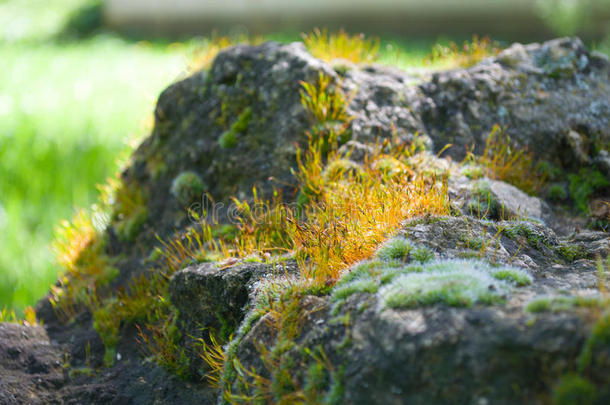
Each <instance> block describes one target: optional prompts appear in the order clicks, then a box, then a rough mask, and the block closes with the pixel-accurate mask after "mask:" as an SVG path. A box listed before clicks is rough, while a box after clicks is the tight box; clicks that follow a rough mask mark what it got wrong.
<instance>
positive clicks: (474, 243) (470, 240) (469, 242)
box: [460, 234, 484, 250]
mask: <svg viewBox="0 0 610 405" xmlns="http://www.w3.org/2000/svg"><path fill="white" fill-rule="evenodd" d="M460 241H462V243H464V244H465V245H466V248H467V249H472V250H479V249H481V248H482V247H483V243H484V241H483V239H481V238H478V237H475V236H470V235H467V234H461V235H460Z"/></svg>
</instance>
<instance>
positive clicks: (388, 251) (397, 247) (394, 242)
mask: <svg viewBox="0 0 610 405" xmlns="http://www.w3.org/2000/svg"><path fill="white" fill-rule="evenodd" d="M411 249H412V246H411V244H410V243H409V241H407V239H405V238H404V237H402V236H398V237H395V238H392V239H390V240H388V241H387V242H386V243H384V244H383V245H382V246H381V247H380V248H379V250H377V253H376V255H377V257H378V258H380V259H381V260H386V261H387V260H402V261H406V260H407V258H408V257H409V252H410V251H411Z"/></svg>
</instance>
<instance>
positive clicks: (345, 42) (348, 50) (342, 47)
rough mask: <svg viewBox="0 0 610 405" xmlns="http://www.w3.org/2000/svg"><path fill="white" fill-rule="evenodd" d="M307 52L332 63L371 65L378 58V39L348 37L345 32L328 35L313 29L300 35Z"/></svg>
mask: <svg viewBox="0 0 610 405" xmlns="http://www.w3.org/2000/svg"><path fill="white" fill-rule="evenodd" d="M301 37H302V39H303V43H304V44H305V46H306V47H307V49H308V50H309V52H310V53H311V54H312V55H313V56H315V57H316V58H318V59H322V60H325V61H329V62H330V61H333V60H335V59H345V60H349V61H350V62H354V63H372V62H375V61H376V60H377V59H378V58H379V39H377V38H365V36H364V34H358V35H349V34H348V33H347V32H345V30H340V31H339V32H336V33H329V32H328V30H326V29H322V30H320V29H318V28H316V29H314V30H313V32H311V33H309V34H301Z"/></svg>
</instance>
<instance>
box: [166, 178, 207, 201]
mask: <svg viewBox="0 0 610 405" xmlns="http://www.w3.org/2000/svg"><path fill="white" fill-rule="evenodd" d="M205 190H206V186H205V184H204V182H203V180H202V179H201V177H200V176H199V175H198V174H197V173H195V172H191V171H186V172H182V173H180V174H179V175H178V176H176V178H175V179H174V181H172V185H171V188H170V193H171V194H172V195H173V196H174V197H175V198H176V199H177V200H178V202H179V203H180V204H182V205H189V204H191V203H193V202H195V201H197V200H198V199H200V198H201V197H202V195H203V193H204V192H205Z"/></svg>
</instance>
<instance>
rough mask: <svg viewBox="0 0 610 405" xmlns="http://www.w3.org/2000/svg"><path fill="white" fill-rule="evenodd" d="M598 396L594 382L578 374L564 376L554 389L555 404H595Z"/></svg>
mask: <svg viewBox="0 0 610 405" xmlns="http://www.w3.org/2000/svg"><path fill="white" fill-rule="evenodd" d="M596 398H597V389H596V388H595V386H594V385H593V383H591V382H590V381H589V380H587V379H585V378H583V377H580V376H578V375H576V374H568V375H566V376H565V377H563V378H562V379H561V380H560V381H559V382H558V383H557V385H556V386H555V389H554V390H553V405H593V404H594V403H595V400H596Z"/></svg>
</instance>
